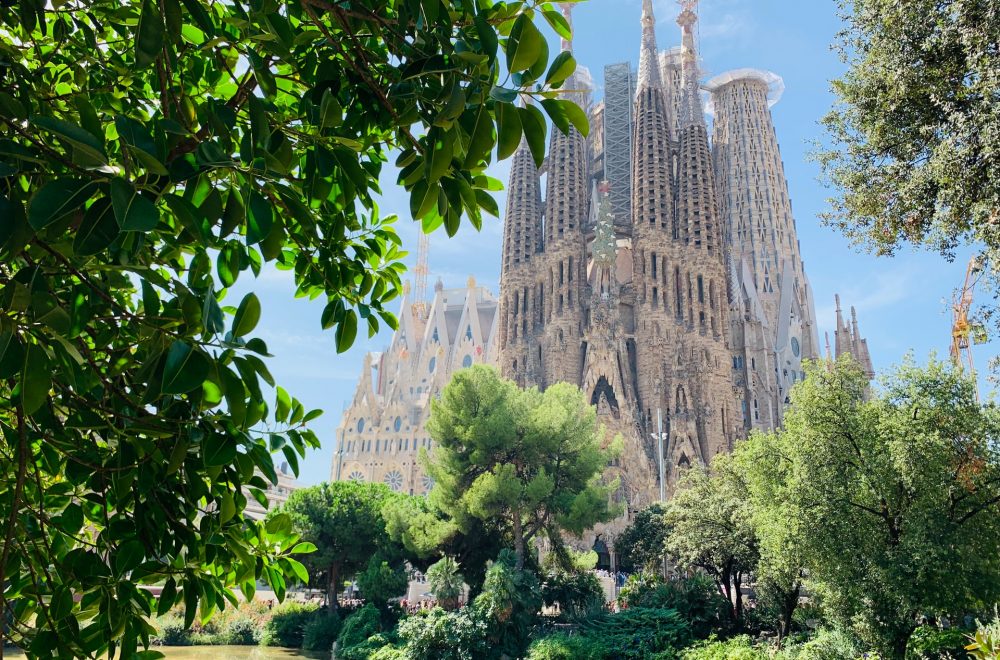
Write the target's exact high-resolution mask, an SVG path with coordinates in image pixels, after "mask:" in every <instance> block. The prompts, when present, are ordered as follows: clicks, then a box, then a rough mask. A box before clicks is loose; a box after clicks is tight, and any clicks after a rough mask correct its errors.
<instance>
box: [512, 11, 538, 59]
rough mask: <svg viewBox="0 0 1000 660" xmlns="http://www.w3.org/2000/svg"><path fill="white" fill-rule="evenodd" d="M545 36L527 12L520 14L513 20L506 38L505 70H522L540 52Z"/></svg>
mask: <svg viewBox="0 0 1000 660" xmlns="http://www.w3.org/2000/svg"><path fill="white" fill-rule="evenodd" d="M544 47H545V37H543V36H542V33H541V32H539V31H538V28H537V27H535V24H534V23H533V22H532V20H531V17H530V16H529V15H528V14H526V13H525V14H521V15H520V16H518V17H517V19H516V20H515V21H514V27H512V28H511V30H510V38H508V40H507V70H508V71H510V72H511V73H517V72H518V71H524V70H525V69H527V68H529V67H530V66H532V65H533V64H534V63H535V61H536V60H537V59H538V57H539V56H540V55H541V54H542V51H543V48H544Z"/></svg>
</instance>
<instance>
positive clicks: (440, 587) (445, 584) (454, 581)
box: [427, 557, 465, 610]
mask: <svg viewBox="0 0 1000 660" xmlns="http://www.w3.org/2000/svg"><path fill="white" fill-rule="evenodd" d="M458 568H459V566H458V562H456V561H455V560H454V559H452V558H451V557H444V558H442V559H441V560H440V561H438V562H436V563H434V564H432V565H431V566H430V568H428V569H427V585H428V587H430V591H431V593H432V594H434V597H435V598H437V601H438V604H439V605H441V607H443V608H444V609H446V610H453V609H455V608H456V607H458V599H459V598H460V597H461V596H462V588H463V586H464V583H465V578H464V577H462V575H461V574H460V573H459V572H458Z"/></svg>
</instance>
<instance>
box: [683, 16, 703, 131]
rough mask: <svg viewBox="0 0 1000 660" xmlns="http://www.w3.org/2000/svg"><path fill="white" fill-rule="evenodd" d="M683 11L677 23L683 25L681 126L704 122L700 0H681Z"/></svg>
mask: <svg viewBox="0 0 1000 660" xmlns="http://www.w3.org/2000/svg"><path fill="white" fill-rule="evenodd" d="M679 4H680V6H681V13H680V15H679V16H678V17H677V24H678V25H680V26H681V77H682V81H683V82H682V85H683V91H682V96H681V112H680V115H681V116H680V122H681V126H682V127H683V126H690V125H691V124H696V123H704V121H705V117H704V112H703V111H702V108H701V95H700V92H699V87H698V78H699V76H700V72H699V71H698V47H697V44H696V40H695V26H696V25H697V24H698V13H697V11H698V0H679Z"/></svg>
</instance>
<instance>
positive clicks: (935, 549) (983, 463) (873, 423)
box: [748, 359, 1000, 659]
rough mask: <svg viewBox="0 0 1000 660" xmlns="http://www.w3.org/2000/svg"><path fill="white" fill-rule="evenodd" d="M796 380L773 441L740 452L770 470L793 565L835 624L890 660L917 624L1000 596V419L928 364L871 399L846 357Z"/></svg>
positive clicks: (950, 372)
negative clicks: (765, 462)
mask: <svg viewBox="0 0 1000 660" xmlns="http://www.w3.org/2000/svg"><path fill="white" fill-rule="evenodd" d="M807 376H808V377H807V378H806V380H805V381H804V382H803V383H801V384H799V385H797V386H796V388H795V389H794V390H793V394H792V405H791V407H790V409H789V411H788V414H787V415H786V417H785V428H784V430H782V431H780V432H778V433H774V434H771V435H767V436H765V435H757V436H753V437H752V438H751V439H750V440H749V441H748V442H749V443H750V444H751V445H756V444H767V445H770V446H771V447H772V449H771V451H770V455H771V456H772V457H773V459H774V460H776V461H779V463H778V469H775V470H772V471H771V473H772V474H773V479H774V481H775V483H774V484H773V485H772V486H771V487H770V489H769V492H770V493H771V494H772V496H773V497H775V498H777V502H776V505H779V506H780V509H781V514H782V524H783V525H785V526H786V528H787V529H788V530H789V531H790V532H791V533H790V534H789V536H788V538H787V540H788V543H787V546H786V547H787V548H788V549H789V552H790V553H793V555H794V556H793V561H802V562H803V564H804V566H805V567H806V568H807V569H808V571H809V576H810V580H811V581H812V582H813V583H814V586H815V587H816V588H817V590H818V592H819V593H820V594H821V595H822V596H823V597H824V603H825V605H826V606H827V607H828V608H829V609H830V611H831V612H832V613H833V614H834V615H835V616H836V617H838V618H839V619H840V620H841V621H842V622H844V623H847V624H850V623H854V624H855V628H856V629H857V630H858V632H859V633H860V634H861V635H862V636H863V637H864V638H865V639H866V641H868V642H869V643H871V644H872V645H873V646H874V647H875V648H876V649H877V650H878V651H879V652H880V653H882V654H883V656H884V657H889V658H900V659H901V658H903V657H904V655H905V650H906V645H907V640H908V639H909V637H910V634H911V633H912V632H913V630H914V628H916V624H917V617H918V615H919V614H921V613H928V612H929V613H958V612H964V611H975V610H977V609H980V608H983V607H984V606H987V605H988V604H992V603H996V602H997V600H998V599H1000V556H998V555H997V553H996V552H995V548H997V547H998V546H1000V494H998V493H1000V451H998V440H1000V411H998V410H997V408H996V406H994V405H993V404H989V405H986V406H982V405H980V404H979V403H977V401H976V396H975V386H974V384H973V382H972V381H971V380H969V379H967V378H964V377H963V376H962V375H961V374H960V373H959V372H958V371H956V370H955V369H954V368H953V367H951V366H950V365H946V364H942V363H940V362H935V361H932V362H931V363H930V364H929V365H928V366H927V367H918V366H915V365H914V364H913V363H912V362H911V361H907V362H905V363H904V364H903V365H902V366H900V367H898V368H897V369H895V370H894V371H893V372H891V373H889V374H888V375H887V376H886V377H885V379H884V381H883V383H882V390H881V391H880V392H878V393H876V394H874V395H873V396H872V397H871V398H866V391H867V385H868V382H867V379H866V377H865V375H864V374H863V373H862V372H861V370H860V369H859V368H858V366H857V364H856V363H854V362H851V361H850V360H846V359H845V360H842V361H840V362H838V363H837V364H836V365H835V366H834V367H832V368H830V369H827V368H826V367H824V366H821V365H813V366H812V367H810V370H809V371H808V372H807ZM768 538H769V537H768V536H765V537H764V539H765V542H767V540H768ZM771 538H772V539H774V538H777V537H771ZM770 552H771V553H772V554H776V553H778V552H780V548H772V549H771V551H770ZM845 559H849V560H845Z"/></svg>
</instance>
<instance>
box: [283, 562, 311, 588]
mask: <svg viewBox="0 0 1000 660" xmlns="http://www.w3.org/2000/svg"><path fill="white" fill-rule="evenodd" d="M284 560H285V561H286V562H287V563H288V565H289V566H291V567H292V572H293V573H295V577H297V578H298V579H299V582H301V583H302V584H309V571H307V570H306V567H305V566H303V565H302V562H300V561H298V560H296V559H292V558H291V557H285V558H284Z"/></svg>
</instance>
